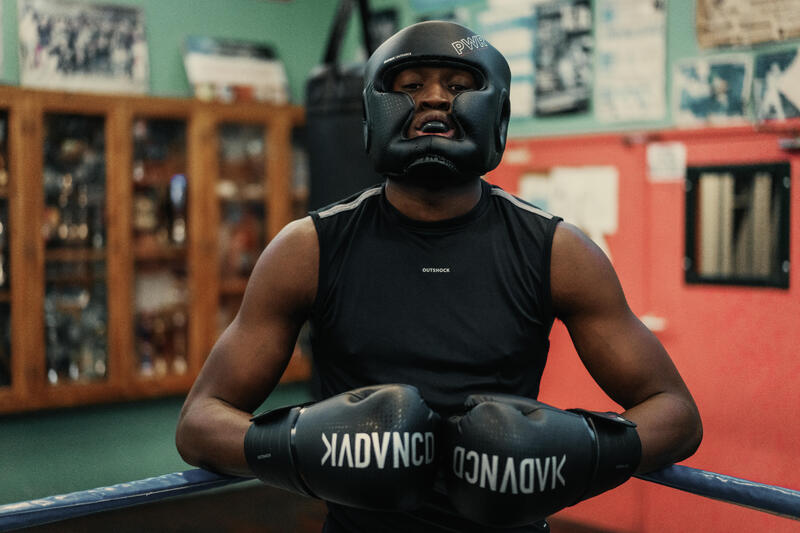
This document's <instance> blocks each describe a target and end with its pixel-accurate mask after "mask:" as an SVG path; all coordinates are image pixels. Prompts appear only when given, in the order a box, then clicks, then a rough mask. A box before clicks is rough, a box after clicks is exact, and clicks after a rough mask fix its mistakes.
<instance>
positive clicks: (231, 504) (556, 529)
mask: <svg viewBox="0 0 800 533" xmlns="http://www.w3.org/2000/svg"><path fill="white" fill-rule="evenodd" d="M325 512H326V511H325V505H324V504H323V503H322V502H320V501H317V500H313V499H310V498H302V497H300V496H295V495H293V494H291V493H288V492H285V491H281V490H277V489H273V488H271V487H267V486H265V485H261V484H259V483H256V482H254V483H249V482H248V483H246V485H245V486H244V487H238V488H225V489H217V490H212V491H208V492H203V493H200V494H197V495H189V496H183V497H178V498H173V499H170V500H163V501H159V502H156V503H151V504H144V505H139V506H136V507H129V508H126V509H122V510H115V511H106V512H102V513H97V514H93V515H89V516H85V517H80V518H73V519H70V520H65V521H62V522H58V523H55V524H47V525H42V526H37V527H33V528H28V529H25V530H24V531H28V532H32V533H64V532H68V533H141V532H142V531H148V532H153V533H319V532H320V530H321V528H322V521H323V519H324V518H325ZM550 526H551V530H552V533H612V532H610V531H607V530H600V529H594V528H589V527H586V526H581V525H578V524H573V523H569V522H564V521H561V520H558V519H551V520H550ZM409 533H413V532H409Z"/></svg>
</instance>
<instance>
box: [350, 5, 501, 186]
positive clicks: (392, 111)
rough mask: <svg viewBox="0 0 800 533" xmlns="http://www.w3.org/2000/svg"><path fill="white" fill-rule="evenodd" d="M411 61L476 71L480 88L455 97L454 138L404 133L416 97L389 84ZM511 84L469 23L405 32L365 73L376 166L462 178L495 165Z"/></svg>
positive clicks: (368, 135)
mask: <svg viewBox="0 0 800 533" xmlns="http://www.w3.org/2000/svg"><path fill="white" fill-rule="evenodd" d="M412 66H431V67H433V66H436V67H455V68H461V69H466V70H469V71H470V72H472V73H473V75H474V76H475V79H476V81H477V83H478V87H479V88H478V89H475V90H470V91H465V92H463V93H460V94H459V95H457V96H456V97H455V99H454V100H453V105H452V110H451V113H452V118H453V120H454V122H455V123H456V125H457V129H458V135H457V136H456V137H455V138H446V137H441V136H435V135H425V136H421V137H415V138H413V139H409V138H408V137H407V136H406V131H407V129H408V126H409V124H410V123H411V120H412V118H413V115H414V101H413V99H412V98H411V97H410V96H409V95H408V94H405V93H399V92H393V91H392V90H391V89H392V88H391V82H392V79H393V78H394V75H396V74H397V72H399V71H400V70H402V69H404V68H407V67H412ZM510 83H511V72H510V70H509V67H508V62H507V61H506V60H505V58H504V57H503V56H502V54H500V52H498V51H497V50H496V49H495V48H494V47H493V46H492V45H490V44H489V43H488V42H486V41H485V40H484V39H483V38H482V37H481V36H480V35H477V34H476V33H474V32H473V31H472V30H470V29H469V28H466V27H464V26H461V25H460V24H456V23H453V22H444V21H429V22H420V23H418V24H414V25H412V26H409V27H407V28H405V29H403V30H401V31H399V32H398V33H396V34H395V35H394V36H392V37H390V38H389V39H388V40H386V42H384V43H383V44H382V45H381V46H380V47H378V49H377V50H376V51H375V52H374V53H373V54H372V56H371V57H370V59H369V61H368V62H367V66H366V70H365V73H364V114H365V116H364V143H365V147H366V150H367V154H368V156H369V158H370V159H371V160H372V162H373V165H374V166H375V170H376V171H378V172H379V173H381V174H383V175H385V176H389V177H397V176H402V175H405V174H408V173H409V172H413V170H414V169H415V168H416V167H418V166H419V165H424V166H428V165H435V168H436V169H437V170H439V171H442V172H449V173H454V174H458V175H461V176H480V175H483V174H485V173H486V172H488V171H490V170H492V169H493V168H495V167H496V166H497V165H498V164H499V163H500V159H501V157H502V155H503V150H504V149H505V143H506V131H507V129H508V119H509V114H510V104H509V86H510Z"/></svg>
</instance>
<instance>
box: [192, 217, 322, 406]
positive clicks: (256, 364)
mask: <svg viewBox="0 0 800 533" xmlns="http://www.w3.org/2000/svg"><path fill="white" fill-rule="evenodd" d="M318 254H319V252H318V245H317V237H316V231H315V229H314V227H313V223H312V222H311V220H310V219H309V218H305V219H302V220H300V221H296V222H294V223H292V224H290V225H289V226H287V227H286V228H285V229H284V230H283V231H282V232H281V233H280V234H279V235H278V236H277V237H276V238H275V239H273V241H272V242H270V244H269V245H268V246H267V248H266V249H265V250H264V251H263V252H262V254H261V257H260V258H259V260H258V262H257V263H256V266H255V268H254V269H253V273H252V274H251V276H250V279H249V281H248V284H247V289H246V290H245V294H244V298H243V300H242V305H241V307H240V308H239V311H238V312H237V314H236V317H235V318H234V320H233V322H232V323H231V324H230V325H229V326H228V327H227V328H226V329H225V331H224V332H223V333H222V335H221V336H220V338H219V339H218V340H217V342H216V344H215V345H214V348H213V349H212V350H211V353H210V354H209V356H208V359H207V360H206V362H205V364H204V365H203V368H202V370H201V372H200V374H199V376H198V378H197V380H196V381H195V385H194V387H193V388H192V392H191V393H190V398H189V399H191V397H192V396H197V397H212V398H215V399H218V400H221V401H223V402H225V403H228V404H230V405H232V406H233V407H236V408H237V409H241V410H244V411H248V412H252V410H253V409H255V408H256V407H258V405H260V403H261V402H262V401H263V400H264V398H265V397H266V396H267V395H268V394H269V392H270V391H271V390H272V389H273V387H274V386H275V385H276V383H277V382H278V380H279V379H280V376H281V374H282V373H283V370H284V369H285V367H286V365H287V364H288V361H289V358H290V357H291V354H292V351H293V349H294V344H295V342H296V339H297V335H298V332H299V330H300V328H301V327H302V325H303V323H304V322H305V320H306V318H307V315H308V312H309V310H310V307H311V305H312V303H313V299H314V295H315V294H316V281H317V279H316V278H317V268H318V267H317V262H318Z"/></svg>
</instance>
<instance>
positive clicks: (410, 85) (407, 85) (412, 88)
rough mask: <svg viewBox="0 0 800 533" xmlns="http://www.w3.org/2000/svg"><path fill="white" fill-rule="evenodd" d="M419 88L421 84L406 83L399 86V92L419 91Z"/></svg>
mask: <svg viewBox="0 0 800 533" xmlns="http://www.w3.org/2000/svg"><path fill="white" fill-rule="evenodd" d="M421 87H422V84H421V83H419V82H408V83H403V84H402V85H400V90H401V91H404V92H413V91H416V90H419V89H420V88H421Z"/></svg>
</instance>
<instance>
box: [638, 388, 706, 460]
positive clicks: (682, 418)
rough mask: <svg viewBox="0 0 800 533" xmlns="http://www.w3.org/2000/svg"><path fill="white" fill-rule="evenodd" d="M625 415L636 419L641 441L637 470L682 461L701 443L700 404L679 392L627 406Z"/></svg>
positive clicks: (652, 397)
mask: <svg viewBox="0 0 800 533" xmlns="http://www.w3.org/2000/svg"><path fill="white" fill-rule="evenodd" d="M623 416H625V418H627V419H628V420H631V421H633V422H636V424H637V428H636V429H637V430H638V432H639V438H640V439H641V441H642V460H641V463H640V464H639V468H638V469H637V472H638V473H645V472H651V471H653V470H657V469H659V468H663V467H665V466H668V465H670V464H673V463H676V462H678V461H682V460H684V459H686V458H687V457H689V456H691V455H692V454H693V453H694V452H695V450H696V449H697V447H698V446H699V445H700V440H701V439H702V435H703V428H702V424H701V422H700V415H699V414H698V412H697V407H696V406H695V405H694V403H693V402H692V401H691V400H687V399H685V398H683V397H681V396H679V395H676V394H672V393H667V392H664V393H660V394H656V395H654V396H651V397H650V398H648V399H647V400H645V401H643V402H641V403H640V404H638V405H636V406H635V407H632V408H630V409H628V410H627V411H625V413H623Z"/></svg>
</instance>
